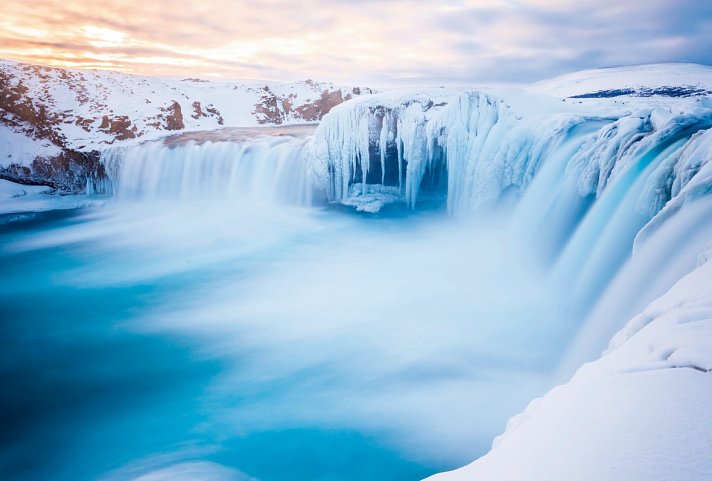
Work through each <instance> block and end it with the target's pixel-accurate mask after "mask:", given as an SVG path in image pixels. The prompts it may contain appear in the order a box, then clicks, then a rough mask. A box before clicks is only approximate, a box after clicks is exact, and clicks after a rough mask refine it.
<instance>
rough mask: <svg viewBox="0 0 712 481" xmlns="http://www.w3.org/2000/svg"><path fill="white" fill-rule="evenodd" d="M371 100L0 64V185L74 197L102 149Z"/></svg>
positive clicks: (281, 121)
mask: <svg viewBox="0 0 712 481" xmlns="http://www.w3.org/2000/svg"><path fill="white" fill-rule="evenodd" d="M370 93H372V90H371V89H368V88H361V87H348V88H347V87H344V88H342V87H337V86H334V85H333V84H330V83H319V82H314V81H312V80H306V81H303V82H294V83H289V84H281V83H277V82H259V81H248V82H229V81H224V82H223V81H220V82H217V81H215V82H213V81H204V80H200V79H182V80H172V79H164V78H152V77H140V76H134V75H126V74H120V73H117V72H107V71H84V70H68V69H61V68H52V67H42V66H34V65H27V64H21V63H17V62H12V61H0V177H2V178H5V179H8V180H12V181H15V182H20V183H28V184H38V183H42V184H45V185H50V186H52V187H53V188H55V189H56V190H58V191H60V192H63V193H68V192H71V193H79V192H81V190H82V188H83V185H84V183H85V180H86V178H87V177H97V176H98V177H102V176H103V175H104V172H103V171H102V170H101V165H100V164H99V163H98V158H99V153H100V151H101V150H103V149H105V148H107V147H108V146H111V145H117V144H133V143H136V142H139V141H143V140H147V139H155V138H159V137H162V136H166V135H168V134H170V133H172V132H176V131H198V130H214V129H219V128H224V127H255V126H262V125H268V126H269V125H290V124H304V123H314V122H318V121H319V120H320V119H321V118H322V116H323V115H325V114H326V113H327V112H328V111H329V110H330V109H331V108H332V107H334V106H335V105H338V104H340V103H342V102H344V101H346V100H348V99H350V98H353V97H357V96H359V95H362V94H370Z"/></svg>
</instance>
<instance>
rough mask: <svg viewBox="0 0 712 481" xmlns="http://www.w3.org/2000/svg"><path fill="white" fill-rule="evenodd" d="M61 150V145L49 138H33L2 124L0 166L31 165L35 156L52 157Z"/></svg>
mask: <svg viewBox="0 0 712 481" xmlns="http://www.w3.org/2000/svg"><path fill="white" fill-rule="evenodd" d="M60 152H61V150H60V148H59V147H57V146H55V145H53V144H52V143H51V142H49V141H47V140H43V141H36V140H33V139H31V138H30V137H28V136H26V135H24V134H22V133H19V132H16V131H14V130H12V129H11V128H10V127H8V126H6V125H3V124H0V167H7V166H8V165H10V164H19V165H24V166H29V165H31V164H32V161H33V160H34V159H35V157H42V156H44V157H52V156H55V155H59V153H60Z"/></svg>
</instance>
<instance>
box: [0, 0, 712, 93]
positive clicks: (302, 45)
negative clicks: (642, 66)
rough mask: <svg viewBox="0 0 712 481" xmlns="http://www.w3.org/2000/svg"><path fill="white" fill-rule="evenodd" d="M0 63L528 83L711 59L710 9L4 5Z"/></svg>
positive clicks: (293, 0) (687, 2)
mask: <svg viewBox="0 0 712 481" xmlns="http://www.w3.org/2000/svg"><path fill="white" fill-rule="evenodd" d="M0 57H1V58H6V59H13V60H20V61H26V62H30V63H38V64H48V65H58V66H66V67H79V68H100V69H109V70H118V71H122V72H127V73H136V74H145V75H162V76H164V75H165V76H178V77H186V76H193V77H204V78H226V79H267V80H284V81H293V80H300V79H306V78H312V79H315V80H330V81H334V82H339V83H344V84H364V85H366V84H368V85H371V86H386V85H473V84H477V83H494V82H503V83H525V82H531V81H535V80H541V79H545V78H550V77H553V76H556V75H559V74H563V73H567V72H571V71H576V70H581V69H585V68H595V67H605V66H619V65H630V64H639V63H649V62H667V61H677V62H697V63H705V64H712V1H710V0H645V1H629V0H442V1H422V0H421V1H417V0H328V1H326V0H140V1H137V0H101V1H97V0H2V2H0Z"/></svg>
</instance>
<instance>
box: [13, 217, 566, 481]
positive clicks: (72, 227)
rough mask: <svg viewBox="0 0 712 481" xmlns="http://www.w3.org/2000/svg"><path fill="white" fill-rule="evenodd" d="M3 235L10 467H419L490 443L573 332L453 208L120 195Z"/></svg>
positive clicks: (44, 473)
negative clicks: (376, 212) (371, 208)
mask: <svg viewBox="0 0 712 481" xmlns="http://www.w3.org/2000/svg"><path fill="white" fill-rule="evenodd" d="M7 219H9V218H6V219H5V220H7ZM0 246H2V247H1V250H0V269H1V270H2V273H3V275H2V277H1V278H0V306H2V307H1V308H0V309H1V311H0V315H1V317H2V324H1V325H0V329H2V331H1V332H2V341H3V350H2V353H1V354H0V370H1V371H2V380H3V383H2V384H3V385H2V391H3V395H2V398H1V399H2V400H1V401H0V403H1V405H0V413H1V414H0V416H1V417H2V420H1V421H0V424H1V425H2V426H3V429H2V431H1V434H0V436H1V438H0V443H1V446H0V478H2V479H12V480H18V481H22V480H46V479H52V480H58V481H63V480H67V481H70V480H71V481H83V480H96V479H107V480H117V481H118V480H134V479H141V480H142V481H143V479H146V480H149V479H150V480H153V479H172V480H180V479H210V480H214V479H215V480H228V479H247V477H252V478H256V479H260V480H264V481H290V480H294V481H301V480H313V479H318V480H344V481H346V480H364V479H368V480H371V481H377V480H404V481H406V480H417V479H421V478H423V477H425V476H427V475H429V474H432V473H435V472H437V471H441V470H444V469H450V468H454V467H457V466H459V465H462V464H464V463H466V462H468V461H470V460H471V459H473V458H474V457H475V456H477V455H479V454H482V453H484V452H485V451H486V450H487V449H488V446H489V444H490V442H491V439H492V437H493V436H494V435H496V434H498V433H499V432H501V430H502V429H503V427H504V423H505V421H506V419H507V418H508V417H509V416H510V415H512V414H514V413H516V412H517V411H519V410H521V409H522V408H523V407H524V406H525V405H526V403H527V401H528V400H529V399H530V398H532V397H533V396H534V395H537V394H540V393H541V392H542V391H543V390H544V389H545V388H546V387H547V385H548V384H547V383H548V375H549V373H550V372H551V371H552V370H553V368H554V366H555V365H556V362H557V359H558V356H559V355H560V352H561V350H562V349H563V346H564V345H565V342H566V341H565V340H566V339H567V338H568V337H569V336H570V334H571V326H570V325H569V324H567V323H566V322H563V321H561V320H560V317H559V316H558V315H557V314H556V306H555V305H553V304H552V303H551V301H550V300H549V299H548V297H547V296H546V294H545V292H544V290H543V289H539V288H537V287H532V286H536V283H533V282H530V280H531V278H530V277H527V276H529V275H534V274H533V273H526V272H523V271H522V270H521V268H520V267H519V264H518V263H517V262H515V261H514V258H513V256H512V253H511V252H510V251H508V250H507V248H506V247H505V246H504V244H503V243H502V242H501V239H497V238H494V237H488V236H487V235H485V234H482V235H479V234H477V231H476V230H473V229H472V226H470V225H462V224H461V223H459V222H458V221H455V220H453V219H451V218H446V217H445V216H443V215H442V214H441V213H439V212H426V213H421V214H417V215H416V214H412V213H411V214H403V213H399V212H395V213H391V214H390V215H383V216H380V217H373V216H357V215H354V214H353V213H351V212H343V211H340V210H338V209H336V210H335V209H324V208H290V207H280V208H279V209H278V210H274V209H272V208H269V209H266V210H261V208H259V207H255V206H250V207H249V208H238V207H235V206H232V205H229V206H225V205H220V204H217V203H203V204H201V203H194V204H187V205H182V206H181V207H180V208H178V207H176V206H175V205H173V204H170V203H164V204H162V203H156V204H153V205H150V206H145V205H140V204H128V205H127V204H116V205H114V204H112V203H110V204H109V205H107V206H106V207H102V208H93V209H89V208H87V209H78V210H71V211H54V212H47V213H42V214H37V215H34V216H30V217H29V218H26V219H25V220H20V221H13V222H4V223H2V224H1V225H0ZM505 290H506V294H503V292H504V291H505ZM512 296H516V298H517V302H514V303H513V302H511V299H512ZM504 298H506V299H510V302H503V299H504ZM523 319H524V320H526V323H525V324H524V327H522V320H523ZM527 326H528V327H527ZM196 463H197V464H196ZM195 470H198V471H199V472H200V473H202V474H201V475H200V476H202V477H200V476H197V475H195V473H194V471H195ZM150 473H154V475H153V476H154V477H150V476H151V474H150ZM161 473H162V474H161ZM191 473H193V474H191ZM206 473H207V474H206ZM243 473H244V474H243ZM141 476H144V478H141ZM147 476H148V477H147ZM156 476H157V477H156ZM160 476H163V477H160Z"/></svg>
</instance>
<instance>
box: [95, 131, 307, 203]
mask: <svg viewBox="0 0 712 481" xmlns="http://www.w3.org/2000/svg"><path fill="white" fill-rule="evenodd" d="M306 141H307V139H306V138H305V137H304V136H301V137H299V136H277V137H271V136H268V135H263V136H258V137H257V138H248V139H242V140H236V141H229V140H223V141H202V142H200V141H198V142H196V141H195V140H180V138H177V139H176V138H172V139H169V140H166V141H163V140H161V141H154V142H146V143H143V144H139V145H136V146H133V147H129V148H117V149H109V150H106V151H104V152H103V153H102V156H101V161H102V162H103V163H104V165H105V166H106V168H107V171H108V172H109V176H110V179H111V182H112V184H113V190H114V194H115V196H116V198H117V199H119V200H121V201H156V200H172V201H177V202H180V201H189V200H193V201H195V200H209V199H213V200H223V201H233V202H240V201H242V202H250V203H253V204H254V203H258V204H276V203H284V204H291V205H302V206H308V205H312V203H313V202H315V201H316V200H317V199H316V197H315V192H314V190H313V189H312V188H311V185H310V184H309V180H308V177H307V170H306V164H305V163H304V161H303V149H304V145H305V143H306Z"/></svg>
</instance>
